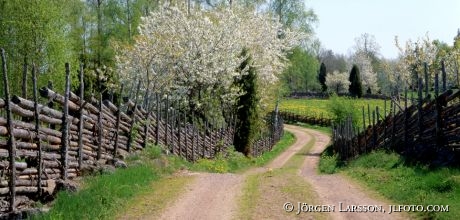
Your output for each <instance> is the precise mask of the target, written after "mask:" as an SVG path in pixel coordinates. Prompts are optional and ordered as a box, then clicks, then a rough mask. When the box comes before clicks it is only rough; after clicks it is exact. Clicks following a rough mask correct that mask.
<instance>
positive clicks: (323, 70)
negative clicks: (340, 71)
mask: <svg viewBox="0 0 460 220" xmlns="http://www.w3.org/2000/svg"><path fill="white" fill-rule="evenodd" d="M326 71H327V70H326V65H324V63H321V66H320V67H319V74H318V80H319V83H320V84H321V89H322V91H323V92H324V91H326V90H327V86H326V75H327V72H326Z"/></svg>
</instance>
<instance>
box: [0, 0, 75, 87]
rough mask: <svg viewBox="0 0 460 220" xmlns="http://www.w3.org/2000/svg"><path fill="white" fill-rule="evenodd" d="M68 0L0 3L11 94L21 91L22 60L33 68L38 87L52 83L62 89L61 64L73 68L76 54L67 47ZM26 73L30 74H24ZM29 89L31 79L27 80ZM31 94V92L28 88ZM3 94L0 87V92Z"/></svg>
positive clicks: (1, 36)
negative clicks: (33, 66) (34, 68)
mask: <svg viewBox="0 0 460 220" xmlns="http://www.w3.org/2000/svg"><path fill="white" fill-rule="evenodd" d="M74 4H78V3H76V2H74V1H68V0H42V1H2V2H0V46H1V47H3V48H4V49H5V51H6V53H7V60H8V61H7V62H8V71H9V79H10V82H15V83H12V84H11V85H10V89H11V91H12V93H13V94H20V91H21V90H22V83H20V82H22V78H23V77H22V76H23V74H22V72H23V68H24V67H23V66H24V64H25V63H26V64H27V65H29V67H28V70H29V71H30V69H31V67H30V66H31V65H32V63H34V64H35V65H36V67H37V72H38V73H39V74H38V75H39V76H38V87H42V86H46V85H47V83H48V81H49V80H51V81H53V82H54V85H55V90H57V91H60V92H62V91H64V85H65V74H64V64H65V63H66V62H68V63H70V66H71V68H72V69H73V68H75V67H76V63H77V62H76V61H77V59H76V58H77V57H76V54H75V53H74V51H72V50H69V48H71V44H70V42H71V41H70V36H69V27H68V26H67V24H68V21H69V19H70V18H71V17H72V15H71V13H70V10H69V7H68V6H72V5H74ZM28 75H29V76H30V73H29V74H28ZM27 84H28V85H27V87H28V88H30V87H31V85H32V81H31V80H30V77H29V80H28V83H27ZM28 93H29V96H31V94H32V91H31V90H29V91H28ZM1 94H3V90H2V91H1Z"/></svg>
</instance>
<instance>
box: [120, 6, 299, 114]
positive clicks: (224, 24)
mask: <svg viewBox="0 0 460 220" xmlns="http://www.w3.org/2000/svg"><path fill="white" fill-rule="evenodd" d="M139 33H140V35H139V36H138V37H137V38H136V39H135V44H134V45H133V46H125V47H120V49H119V51H120V53H119V54H118V56H117V63H118V68H119V72H120V79H121V80H122V81H123V82H125V84H127V85H128V87H131V88H133V85H134V84H136V82H137V81H138V80H140V81H141V82H142V84H143V86H142V87H143V89H144V92H145V94H149V93H150V92H161V93H164V94H166V95H168V96H169V97H170V98H171V99H175V100H178V101H181V103H185V106H186V108H187V110H191V111H194V112H196V113H204V112H207V113H212V112H214V113H216V114H221V113H218V112H216V111H215V109H220V108H221V106H229V105H230V106H231V105H233V104H234V103H235V100H236V98H237V97H238V96H239V95H241V91H240V88H238V87H237V86H235V83H234V81H235V80H236V79H239V78H241V76H242V75H245V74H247V71H248V68H245V69H243V70H241V71H240V70H238V67H239V65H240V64H241V63H242V62H243V61H244V60H246V58H247V57H248V56H249V55H250V56H251V57H252V60H253V61H252V63H251V66H252V67H254V68H256V69H257V80H258V83H259V85H260V88H268V87H270V85H273V84H274V83H275V82H276V81H277V76H278V74H279V73H280V72H281V71H282V68H283V66H284V63H283V61H284V60H285V54H284V51H288V50H289V49H290V48H291V47H292V46H293V45H294V44H296V43H297V42H298V40H299V39H300V37H301V34H297V33H295V32H291V31H289V30H282V29H281V25H280V24H279V23H277V22H276V21H274V20H273V19H272V18H271V17H270V16H269V15H267V14H256V13H254V12H253V11H246V10H243V9H241V8H237V7H233V8H232V9H216V10H210V11H205V10H197V11H193V13H190V14H187V12H186V10H181V9H180V8H176V7H170V8H164V9H162V10H159V11H156V12H153V13H151V14H150V15H149V16H148V17H144V18H142V22H141V25H140V28H139ZM243 49H247V50H248V53H247V55H242V51H243ZM260 93H261V94H260V95H261V98H262V99H264V98H265V99H266V97H265V96H264V90H263V89H261V90H260ZM213 116H218V115H211V116H210V117H213Z"/></svg>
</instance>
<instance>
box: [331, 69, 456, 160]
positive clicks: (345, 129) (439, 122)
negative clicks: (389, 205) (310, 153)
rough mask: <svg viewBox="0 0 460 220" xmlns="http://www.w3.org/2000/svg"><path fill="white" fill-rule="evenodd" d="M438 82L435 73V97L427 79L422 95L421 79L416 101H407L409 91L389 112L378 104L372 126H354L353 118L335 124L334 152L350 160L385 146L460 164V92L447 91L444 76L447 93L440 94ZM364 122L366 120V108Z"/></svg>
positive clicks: (420, 157)
mask: <svg viewBox="0 0 460 220" xmlns="http://www.w3.org/2000/svg"><path fill="white" fill-rule="evenodd" d="M443 76H445V74H443ZM425 79H428V77H427V76H425ZM425 81H427V80H425ZM438 84H439V83H438V74H436V77H435V82H434V85H435V98H434V99H432V98H431V97H430V95H429V93H428V89H427V88H428V82H426V84H425V96H423V89H422V88H423V85H422V80H421V79H419V81H418V85H419V86H418V95H417V96H418V97H417V100H412V102H413V103H415V104H413V105H409V104H408V97H407V91H406V92H405V95H404V101H403V103H402V104H401V103H399V102H398V101H396V99H392V102H391V111H390V112H389V114H386V113H383V114H382V112H379V109H378V107H377V108H376V110H375V111H373V112H372V121H371V120H370V117H369V123H368V125H369V126H368V127H366V126H365V124H364V125H363V126H364V128H363V129H362V130H361V131H360V129H359V128H357V127H354V126H353V124H352V122H351V121H352V120H351V119H348V120H347V121H346V122H344V123H342V124H339V125H334V126H333V141H334V146H333V147H334V151H335V152H337V153H338V154H339V156H340V159H342V160H349V159H352V158H355V157H357V156H358V155H361V154H364V153H367V152H370V151H372V150H374V149H379V148H384V149H391V150H395V151H396V152H399V153H401V154H403V155H405V156H407V158H410V159H414V160H416V161H421V162H425V163H429V164H432V165H460V128H459V126H460V99H459V97H460V91H456V92H454V91H452V90H446V83H445V77H443V89H442V91H444V92H443V93H442V94H440V95H438V94H439V86H438ZM402 105H404V106H402ZM363 121H366V119H365V118H364V108H363Z"/></svg>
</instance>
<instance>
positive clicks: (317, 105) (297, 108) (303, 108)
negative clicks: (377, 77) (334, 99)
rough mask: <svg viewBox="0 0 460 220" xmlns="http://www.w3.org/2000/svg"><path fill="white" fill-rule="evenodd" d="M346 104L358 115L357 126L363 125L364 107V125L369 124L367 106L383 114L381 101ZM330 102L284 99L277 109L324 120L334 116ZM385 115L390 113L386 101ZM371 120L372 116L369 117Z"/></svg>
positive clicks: (360, 100) (357, 100)
mask: <svg viewBox="0 0 460 220" xmlns="http://www.w3.org/2000/svg"><path fill="white" fill-rule="evenodd" d="M347 102H348V103H349V104H350V105H353V107H354V109H355V111H356V115H358V116H359V117H358V119H357V121H358V125H362V123H363V118H362V117H363V116H362V115H363V113H362V108H363V107H364V110H365V117H366V125H368V124H369V122H368V120H369V119H368V114H367V105H368V104H369V107H370V111H371V114H372V111H373V110H375V109H376V106H378V107H379V111H380V114H381V115H383V114H384V106H385V101H384V100H381V99H349V100H347ZM329 107H330V100H329V99H284V100H281V102H280V106H279V109H280V111H288V112H293V113H297V114H301V115H307V116H316V117H324V118H333V117H334V115H333V114H332V112H331V111H330V110H329V109H330V108H329ZM386 107H387V114H389V111H390V102H389V101H387V106H386ZM371 120H372V115H371Z"/></svg>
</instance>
